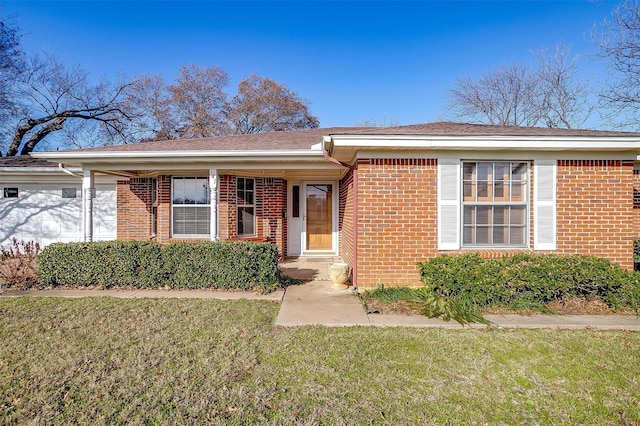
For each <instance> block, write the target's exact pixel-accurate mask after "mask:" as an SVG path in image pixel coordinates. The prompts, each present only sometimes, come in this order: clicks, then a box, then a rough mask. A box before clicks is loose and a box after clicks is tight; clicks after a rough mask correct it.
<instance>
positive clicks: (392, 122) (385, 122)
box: [354, 117, 400, 127]
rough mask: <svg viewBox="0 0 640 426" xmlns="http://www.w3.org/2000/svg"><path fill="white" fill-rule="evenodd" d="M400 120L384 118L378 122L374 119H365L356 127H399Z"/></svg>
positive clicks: (357, 123)
mask: <svg viewBox="0 0 640 426" xmlns="http://www.w3.org/2000/svg"><path fill="white" fill-rule="evenodd" d="M399 125H400V120H398V119H397V118H387V117H383V118H382V121H377V120H375V119H373V118H372V117H369V118H365V119H364V120H360V121H357V122H356V123H355V124H354V126H355V127H398V126H399Z"/></svg>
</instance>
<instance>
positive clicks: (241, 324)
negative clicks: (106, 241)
mask: <svg viewBox="0 0 640 426" xmlns="http://www.w3.org/2000/svg"><path fill="white" fill-rule="evenodd" d="M277 309H278V307H277V305H275V304H271V303H268V302H259V301H215V300H175V299H173V300H172V299H159V300H154V299H147V300H122V299H108V298H84V299H55V298H49V299H48V298H19V299H13V298H12V299H9V298H6V299H0V338H1V339H2V340H1V345H0V422H2V423H4V424H12V423H18V424H24V423H27V424H78V423H80V424H114V423H128V424H203V423H213V424H594V425H595V424H637V422H639V421H640V369H639V368H638V365H640V333H637V332H596V331H555V330H518V331H504V330H502V331H501V330H475V329H466V330H456V331H452V330H443V329H402V328H365V327H350V328H323V327H301V328H294V329H285V328H277V327H274V326H273V321H274V318H275V316H276V314H277Z"/></svg>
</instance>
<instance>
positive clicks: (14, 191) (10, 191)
mask: <svg viewBox="0 0 640 426" xmlns="http://www.w3.org/2000/svg"><path fill="white" fill-rule="evenodd" d="M4 198H18V188H4Z"/></svg>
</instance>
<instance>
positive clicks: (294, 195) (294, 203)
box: [291, 185, 300, 217]
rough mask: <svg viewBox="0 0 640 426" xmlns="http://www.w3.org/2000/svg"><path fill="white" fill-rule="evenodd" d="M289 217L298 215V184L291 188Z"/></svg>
mask: <svg viewBox="0 0 640 426" xmlns="http://www.w3.org/2000/svg"><path fill="white" fill-rule="evenodd" d="M291 210H292V212H291V217H300V185H293V187H292V188H291Z"/></svg>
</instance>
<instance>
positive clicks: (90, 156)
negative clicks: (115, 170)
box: [31, 150, 322, 162]
mask: <svg viewBox="0 0 640 426" xmlns="http://www.w3.org/2000/svg"><path fill="white" fill-rule="evenodd" d="M31 156H32V157H35V158H44V159H45V160H49V161H59V162H64V161H69V162H99V161H101V160H113V159H118V160H125V161H126V160H133V161H145V160H161V159H169V160H171V161H173V162H180V161H181V160H183V161H188V162H192V161H193V160H194V158H197V159H198V160H200V161H207V160H216V161H239V160H242V161H260V160H264V159H273V158H277V159H279V160H287V159H291V160H296V161H300V160H304V159H305V157H306V158H308V159H313V160H315V159H317V157H322V150H269V151H98V152H87V151H77V152H76V151H66V152H59V151H52V152H34V153H32V154H31Z"/></svg>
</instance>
